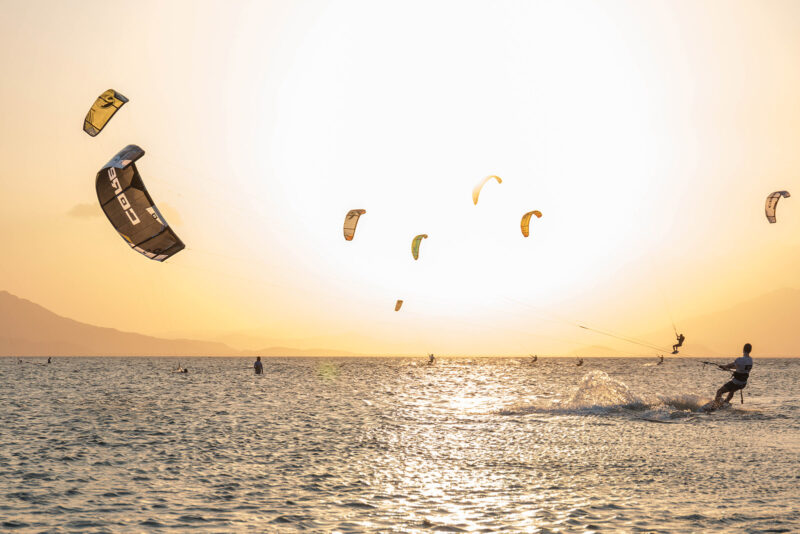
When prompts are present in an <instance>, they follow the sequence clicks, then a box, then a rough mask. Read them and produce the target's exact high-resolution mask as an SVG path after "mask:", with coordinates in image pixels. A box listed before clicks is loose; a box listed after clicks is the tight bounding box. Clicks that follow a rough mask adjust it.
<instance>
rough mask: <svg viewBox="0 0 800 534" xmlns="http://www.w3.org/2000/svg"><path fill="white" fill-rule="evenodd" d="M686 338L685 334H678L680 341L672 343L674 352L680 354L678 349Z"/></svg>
mask: <svg viewBox="0 0 800 534" xmlns="http://www.w3.org/2000/svg"><path fill="white" fill-rule="evenodd" d="M684 339H686V338H685V337H683V334H678V342H677V343H675V344H674V345H672V354H678V349H679V348H681V347H682V346H683V340H684Z"/></svg>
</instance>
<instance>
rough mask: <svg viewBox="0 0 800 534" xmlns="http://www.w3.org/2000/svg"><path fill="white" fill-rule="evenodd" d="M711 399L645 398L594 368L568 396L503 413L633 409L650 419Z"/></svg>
mask: <svg viewBox="0 0 800 534" xmlns="http://www.w3.org/2000/svg"><path fill="white" fill-rule="evenodd" d="M709 400H711V399H710V398H705V397H702V396H700V395H694V394H688V393H682V394H677V395H671V396H666V395H663V396H662V395H656V396H654V397H653V398H651V399H645V398H644V397H641V396H639V395H637V394H636V393H634V392H633V391H632V390H631V389H630V388H629V387H628V386H627V385H626V384H625V383H624V382H621V381H619V380H615V379H614V378H611V377H610V376H608V374H606V373H605V372H603V371H600V370H594V371H591V372H589V373H587V374H586V375H584V377H583V378H582V379H581V381H580V383H579V384H578V387H577V388H576V390H575V391H574V392H572V394H571V395H570V396H569V397H568V398H566V399H556V400H546V401H545V400H543V401H539V402H534V403H532V404H530V403H529V404H523V403H518V404H515V405H512V406H509V407H508V408H505V409H503V410H500V412H499V413H500V415H524V414H551V415H603V414H619V413H629V414H631V415H634V416H635V417H636V418H642V417H643V416H645V417H646V418H648V420H650V418H658V419H662V418H663V417H667V418H669V419H674V418H676V417H685V416H689V415H694V414H696V413H698V412H700V408H701V407H702V406H703V405H704V404H706V403H707V402H708V401H709ZM656 422H661V421H656ZM665 422H667V421H665Z"/></svg>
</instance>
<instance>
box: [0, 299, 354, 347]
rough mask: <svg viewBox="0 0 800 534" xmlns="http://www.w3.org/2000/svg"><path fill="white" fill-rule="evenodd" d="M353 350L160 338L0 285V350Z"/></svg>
mask: <svg viewBox="0 0 800 534" xmlns="http://www.w3.org/2000/svg"><path fill="white" fill-rule="evenodd" d="M254 355H262V356H310V355H313V356H353V355H354V354H353V353H350V352H345V351H337V350H329V349H296V348H288V347H270V348H266V349H263V350H258V351H253V350H248V351H241V350H236V349H233V348H231V347H229V346H228V345H225V344H224V343H217V342H212V341H195V340H191V339H162V338H157V337H152V336H145V335H142V334H135V333H132V332H123V331H120V330H117V329H115V328H103V327H99V326H93V325H89V324H86V323H81V322H79V321H75V320H73V319H68V318H66V317H61V316H60V315H57V314H55V313H53V312H51V311H49V310H47V309H46V308H44V307H42V306H40V305H38V304H35V303H33V302H31V301H29V300H25V299H22V298H19V297H16V296H14V295H12V294H11V293H8V292H7V291H0V356H254Z"/></svg>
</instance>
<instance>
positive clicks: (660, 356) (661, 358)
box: [656, 354, 664, 365]
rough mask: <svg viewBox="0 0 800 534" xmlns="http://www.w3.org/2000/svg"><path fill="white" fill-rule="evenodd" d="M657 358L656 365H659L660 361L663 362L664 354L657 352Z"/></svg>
mask: <svg viewBox="0 0 800 534" xmlns="http://www.w3.org/2000/svg"><path fill="white" fill-rule="evenodd" d="M658 358H659V360H658V363H657V364H656V365H661V364H662V363H664V355H663V354H659V355H658Z"/></svg>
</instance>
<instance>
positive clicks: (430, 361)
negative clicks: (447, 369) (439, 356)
mask: <svg viewBox="0 0 800 534" xmlns="http://www.w3.org/2000/svg"><path fill="white" fill-rule="evenodd" d="M434 363H436V357H435V356H434V355H433V354H428V365H433V364H434Z"/></svg>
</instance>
